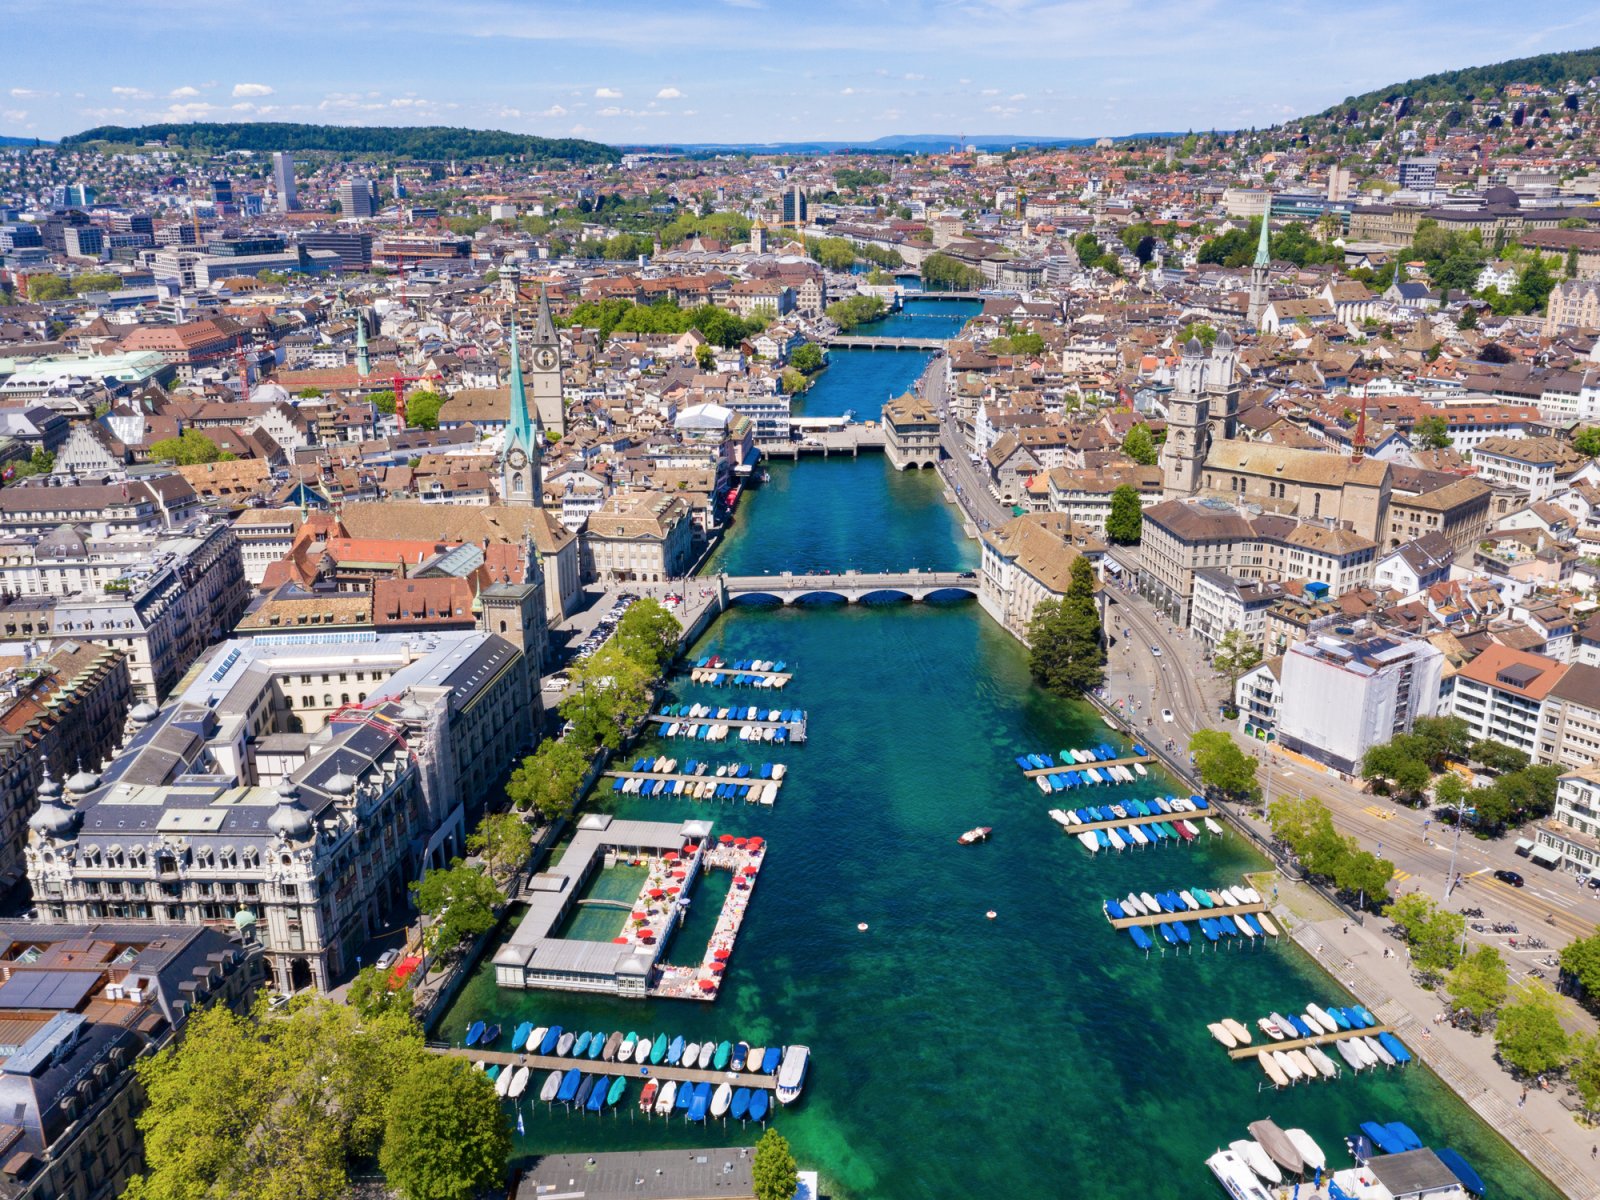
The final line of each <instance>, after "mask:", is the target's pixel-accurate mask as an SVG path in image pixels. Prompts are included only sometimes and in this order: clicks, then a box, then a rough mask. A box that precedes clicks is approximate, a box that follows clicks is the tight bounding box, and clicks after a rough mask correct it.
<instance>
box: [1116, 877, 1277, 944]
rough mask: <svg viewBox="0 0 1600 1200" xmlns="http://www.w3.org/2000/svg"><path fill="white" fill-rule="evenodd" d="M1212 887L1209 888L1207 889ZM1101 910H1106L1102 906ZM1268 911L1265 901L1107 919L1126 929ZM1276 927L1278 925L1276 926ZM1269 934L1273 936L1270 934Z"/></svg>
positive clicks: (1117, 926) (1117, 927)
mask: <svg viewBox="0 0 1600 1200" xmlns="http://www.w3.org/2000/svg"><path fill="white" fill-rule="evenodd" d="M1209 890H1210V889H1209V888H1208V889H1207V891H1209ZM1113 898H1115V897H1113ZM1100 911H1101V912H1105V909H1104V908H1102V909H1101V910H1100ZM1266 911H1267V905H1266V903H1265V902H1263V903H1261V904H1233V905H1225V906H1223V907H1221V908H1201V909H1193V908H1190V909H1185V910H1184V911H1183V912H1175V913H1169V912H1160V913H1154V914H1146V915H1144V916H1135V917H1113V916H1112V915H1111V914H1110V913H1106V920H1108V921H1110V922H1111V927H1112V928H1113V929H1126V928H1127V927H1128V926H1130V925H1159V924H1161V923H1162V922H1163V921H1198V920H1199V919H1200V918H1201V917H1232V916H1244V915H1246V914H1247V913H1248V914H1254V913H1264V912H1266ZM1274 927H1276V926H1274ZM1268 936H1271V935H1270V934H1269V935H1268Z"/></svg>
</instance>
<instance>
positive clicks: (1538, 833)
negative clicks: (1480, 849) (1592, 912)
mask: <svg viewBox="0 0 1600 1200" xmlns="http://www.w3.org/2000/svg"><path fill="white" fill-rule="evenodd" d="M1517 848H1518V849H1519V850H1525V851H1527V853H1528V857H1529V858H1531V859H1533V860H1534V861H1535V862H1538V863H1541V864H1543V865H1544V866H1547V867H1559V868H1560V869H1561V870H1563V871H1571V872H1572V873H1573V874H1575V875H1580V876H1586V877H1589V878H1594V877H1595V876H1600V763H1591V764H1589V765H1587V766H1583V767H1579V768H1577V769H1576V770H1573V771H1569V772H1568V773H1567V774H1565V775H1563V776H1562V777H1561V778H1560V780H1559V781H1558V782H1557V783H1556V806H1555V810H1554V811H1553V812H1552V813H1551V814H1550V816H1549V818H1547V819H1546V820H1543V821H1540V822H1539V823H1538V825H1536V826H1535V827H1534V831H1533V839H1532V844H1531V845H1530V844H1527V840H1526V839H1524V840H1522V841H1519V842H1518V843H1517Z"/></svg>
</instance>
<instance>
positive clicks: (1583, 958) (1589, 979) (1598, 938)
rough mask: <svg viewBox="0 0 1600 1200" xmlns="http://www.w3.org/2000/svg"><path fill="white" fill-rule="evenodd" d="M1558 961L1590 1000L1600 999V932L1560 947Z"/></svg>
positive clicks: (1597, 931)
mask: <svg viewBox="0 0 1600 1200" xmlns="http://www.w3.org/2000/svg"><path fill="white" fill-rule="evenodd" d="M1559 961H1560V963H1561V969H1562V970H1563V971H1565V972H1566V973H1567V974H1568V975H1571V976H1572V977H1573V978H1575V979H1576V980H1577V981H1578V986H1579V987H1581V988H1583V990H1584V992H1585V993H1586V994H1587V995H1588V996H1589V997H1590V998H1591V999H1600V930H1596V931H1595V932H1594V933H1591V934H1590V935H1589V936H1588V937H1585V938H1577V939H1575V940H1573V941H1570V942H1568V943H1567V944H1566V945H1565V946H1563V947H1561V954H1560V957H1559Z"/></svg>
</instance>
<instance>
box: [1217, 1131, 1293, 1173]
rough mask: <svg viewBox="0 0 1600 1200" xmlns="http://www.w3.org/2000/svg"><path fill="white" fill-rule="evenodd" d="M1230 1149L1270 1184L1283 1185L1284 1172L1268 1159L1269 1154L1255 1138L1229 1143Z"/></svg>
mask: <svg viewBox="0 0 1600 1200" xmlns="http://www.w3.org/2000/svg"><path fill="white" fill-rule="evenodd" d="M1228 1149H1229V1150H1232V1151H1233V1152H1234V1153H1235V1154H1237V1155H1238V1156H1239V1157H1240V1158H1241V1159H1243V1160H1244V1164H1245V1166H1247V1167H1249V1168H1250V1169H1251V1170H1252V1171H1254V1172H1255V1173H1256V1174H1257V1175H1259V1176H1261V1178H1263V1179H1265V1180H1266V1181H1267V1182H1268V1183H1282V1182H1283V1171H1282V1170H1281V1169H1279V1167H1278V1164H1277V1163H1275V1162H1273V1161H1272V1159H1271V1158H1269V1157H1267V1152H1266V1151H1265V1150H1263V1149H1262V1148H1261V1143H1260V1142H1258V1141H1256V1140H1255V1139H1254V1138H1240V1139H1239V1140H1238V1141H1237V1142H1229V1143H1228Z"/></svg>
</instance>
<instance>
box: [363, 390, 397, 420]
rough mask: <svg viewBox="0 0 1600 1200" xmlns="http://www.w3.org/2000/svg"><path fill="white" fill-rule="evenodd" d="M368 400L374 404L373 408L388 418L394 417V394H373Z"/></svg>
mask: <svg viewBox="0 0 1600 1200" xmlns="http://www.w3.org/2000/svg"><path fill="white" fill-rule="evenodd" d="M367 399H368V400H369V401H371V402H372V407H373V408H375V409H377V410H378V411H379V412H380V413H382V414H383V415H384V416H386V417H392V416H394V392H393V391H392V390H391V391H387V392H373V393H372V395H370V396H368V397H367Z"/></svg>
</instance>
